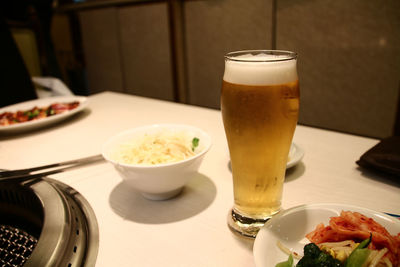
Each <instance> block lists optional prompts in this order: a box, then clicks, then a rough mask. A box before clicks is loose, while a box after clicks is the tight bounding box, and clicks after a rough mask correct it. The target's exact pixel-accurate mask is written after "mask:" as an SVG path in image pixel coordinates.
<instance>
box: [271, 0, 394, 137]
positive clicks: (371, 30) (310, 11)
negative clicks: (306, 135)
mask: <svg viewBox="0 0 400 267" xmlns="http://www.w3.org/2000/svg"><path fill="white" fill-rule="evenodd" d="M277 7H278V8H277V48H279V49H289V50H295V51H297V52H298V53H299V60H298V68H299V74H300V88H301V107H300V110H301V111H300V123H302V124H306V125H312V126H317V127H322V128H328V129H333V130H338V131H344V132H350V133H355V134H360V135H366V136H373V137H378V138H383V137H386V136H390V135H391V134H392V129H393V128H392V127H393V125H394V120H395V113H396V104H397V99H398V88H399V84H400V76H399V75H400V2H399V1H397V0H386V1H364V0H355V1H346V0H328V1H310V0H302V1H291V0H278V6H277Z"/></svg>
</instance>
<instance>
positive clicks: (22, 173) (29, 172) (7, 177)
mask: <svg viewBox="0 0 400 267" xmlns="http://www.w3.org/2000/svg"><path fill="white" fill-rule="evenodd" d="M100 160H103V156H102V155H95V156H90V157H86V158H81V159H75V160H68V161H64V162H59V163H52V164H48V165H44V166H39V167H32V168H27V169H19V170H9V171H8V170H7V171H0V182H1V181H15V182H22V181H26V180H31V179H35V178H41V177H44V176H47V175H51V174H56V173H60V172H65V171H67V170H70V169H74V168H77V167H79V166H83V165H87V164H91V163H94V162H97V161H100ZM64 166H65V167H64ZM60 167H61V168H60ZM46 169H52V170H48V171H42V170H46ZM39 171H42V172H39ZM36 172H38V173H36Z"/></svg>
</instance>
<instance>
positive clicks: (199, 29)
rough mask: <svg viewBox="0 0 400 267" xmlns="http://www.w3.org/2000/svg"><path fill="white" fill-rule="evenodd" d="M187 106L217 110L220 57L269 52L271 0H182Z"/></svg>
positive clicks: (222, 65) (222, 58)
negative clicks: (239, 53)
mask: <svg viewBox="0 0 400 267" xmlns="http://www.w3.org/2000/svg"><path fill="white" fill-rule="evenodd" d="M184 12H185V38H186V52H187V81H188V82H187V83H188V84H187V86H188V89H187V90H188V99H189V103H190V104H194V105H200V106H206V107H211V108H219V107H220V100H219V99H220V90H221V84H222V76H223V72H224V55H225V54H226V53H227V52H230V51H234V50H244V49H270V48H271V29H272V24H271V23H272V22H271V21H272V20H271V17H272V0H267V1H265V0H249V1H242V0H219V1H185V6H184Z"/></svg>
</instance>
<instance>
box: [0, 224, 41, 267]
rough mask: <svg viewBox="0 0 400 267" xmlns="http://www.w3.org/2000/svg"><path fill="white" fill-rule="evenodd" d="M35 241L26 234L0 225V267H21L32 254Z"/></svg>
mask: <svg viewBox="0 0 400 267" xmlns="http://www.w3.org/2000/svg"><path fill="white" fill-rule="evenodd" d="M36 243H37V239H36V238H35V237H34V236H32V235H30V234H28V233H27V232H25V231H23V230H20V229H17V228H14V227H11V226H8V225H0V266H2V267H17V266H22V265H23V264H24V263H25V261H27V259H28V258H29V256H30V255H31V254H32V251H33V249H34V248H35V246H36Z"/></svg>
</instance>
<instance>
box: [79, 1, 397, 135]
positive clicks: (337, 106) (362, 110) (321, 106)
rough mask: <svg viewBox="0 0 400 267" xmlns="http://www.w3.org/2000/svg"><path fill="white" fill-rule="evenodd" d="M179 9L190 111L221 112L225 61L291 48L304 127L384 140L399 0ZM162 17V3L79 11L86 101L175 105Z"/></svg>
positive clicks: (390, 118) (391, 110)
mask: <svg viewBox="0 0 400 267" xmlns="http://www.w3.org/2000/svg"><path fill="white" fill-rule="evenodd" d="M182 3H183V4H182V15H183V16H182V18H183V19H182V23H183V24H182V25H183V46H182V47H183V54H184V58H185V60H184V63H185V68H184V73H181V75H183V76H184V80H185V88H184V89H185V91H186V94H187V98H186V101H187V102H188V103H190V104H194V105H200V106H206V107H211V108H219V91H220V85H221V78H222V74H223V67H224V61H223V56H224V54H225V53H226V52H228V51H232V50H239V49H251V48H255V49H260V48H266V49H270V48H277V49H288V50H294V51H296V52H298V53H299V60H298V69H299V75H300V83H301V113H300V121H299V122H300V123H301V124H306V125H312V126H317V127H322V128H329V129H334V130H339V131H344V132H351V133H355V134H360V135H366V136H373V137H378V138H382V137H386V136H389V135H391V133H392V128H393V125H394V120H395V112H396V104H397V99H398V94H399V85H400V2H399V1H398V0H383V1H372V0H371V1H369V0H368V1H365V0H353V1H347V0H327V1H317V0H298V1H293V0H276V1H273V0H248V1H242V0H193V1H190V0H188V1H184V2H182ZM169 18H170V16H169V12H168V4H167V3H166V2H165V3H164V2H157V3H150V4H140V5H137V4H135V5H132V6H121V7H108V8H102V9H95V10H88V11H82V12H80V20H81V27H82V38H83V45H84V52H85V59H86V64H87V72H88V80H89V86H90V90H91V92H98V91H103V90H115V91H121V92H127V93H131V94H137V95H143V96H149V97H155V98H160V99H165V100H173V99H174V97H173V96H174V89H176V88H174V82H173V78H172V73H173V62H174V57H173V55H172V54H171V48H172V47H171V42H170V40H171V32H170V30H169V26H170V24H169ZM274 30H275V31H276V34H274V32H275V31H274ZM172 45H176V44H172Z"/></svg>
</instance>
